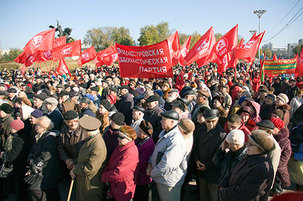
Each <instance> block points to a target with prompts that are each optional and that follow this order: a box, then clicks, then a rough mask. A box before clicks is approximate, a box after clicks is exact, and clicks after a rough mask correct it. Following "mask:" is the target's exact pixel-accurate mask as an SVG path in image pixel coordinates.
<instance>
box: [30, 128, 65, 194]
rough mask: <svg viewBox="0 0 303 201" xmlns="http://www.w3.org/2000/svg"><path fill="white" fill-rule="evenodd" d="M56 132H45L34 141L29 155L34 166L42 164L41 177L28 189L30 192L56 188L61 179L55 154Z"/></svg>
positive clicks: (57, 157) (57, 158)
mask: <svg viewBox="0 0 303 201" xmlns="http://www.w3.org/2000/svg"><path fill="white" fill-rule="evenodd" d="M56 132H57V131H46V132H45V133H43V134H42V136H41V137H40V138H39V139H38V141H36V142H35V143H34V144H33V146H32V148H31V150H30V154H29V159H33V160H34V163H35V164H38V163H39V162H40V163H42V164H43V165H42V167H43V169H42V173H41V176H39V177H38V179H37V180H36V181H35V183H34V184H33V185H31V186H30V187H29V189H30V190H42V191H45V190H47V189H52V188H56V186H57V183H58V180H59V179H60V178H61V170H60V161H59V156H58V153H57V137H56V136H57V135H58V134H59V133H56Z"/></svg>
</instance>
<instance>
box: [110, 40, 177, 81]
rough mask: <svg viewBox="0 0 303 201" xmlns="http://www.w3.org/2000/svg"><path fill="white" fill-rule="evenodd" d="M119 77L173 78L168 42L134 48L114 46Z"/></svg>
mask: <svg viewBox="0 0 303 201" xmlns="http://www.w3.org/2000/svg"><path fill="white" fill-rule="evenodd" d="M116 47H117V52H118V55H119V66H120V74H121V77H132V78H161V77H173V70H172V60H171V58H170V50H169V45H168V41H167V40H164V41H162V42H160V43H157V44H154V45H149V46H143V47H135V46H125V45H120V44H116Z"/></svg>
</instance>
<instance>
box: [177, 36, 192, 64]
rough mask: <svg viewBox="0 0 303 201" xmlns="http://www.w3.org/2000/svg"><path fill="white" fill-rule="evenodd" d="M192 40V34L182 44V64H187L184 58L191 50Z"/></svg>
mask: <svg viewBox="0 0 303 201" xmlns="http://www.w3.org/2000/svg"><path fill="white" fill-rule="evenodd" d="M190 40H191V36H190V37H189V38H188V39H187V40H186V41H185V42H184V43H183V45H182V46H181V49H180V63H181V65H184V64H185V60H184V58H185V57H186V55H187V54H188V52H189V46H190Z"/></svg>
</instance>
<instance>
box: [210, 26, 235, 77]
mask: <svg viewBox="0 0 303 201" xmlns="http://www.w3.org/2000/svg"><path fill="white" fill-rule="evenodd" d="M237 42H238V25H236V26H235V27H234V28H232V29H231V30H230V31H229V32H227V33H226V34H225V35H224V36H222V38H220V40H219V41H218V42H217V43H216V44H215V45H214V47H213V49H212V52H211V55H210V57H209V61H210V62H212V61H215V62H216V63H217V64H218V73H219V74H222V73H223V72H224V71H225V70H226V68H227V65H228V62H229V61H230V59H231V55H230V52H231V50H233V49H234V48H235V47H237Z"/></svg>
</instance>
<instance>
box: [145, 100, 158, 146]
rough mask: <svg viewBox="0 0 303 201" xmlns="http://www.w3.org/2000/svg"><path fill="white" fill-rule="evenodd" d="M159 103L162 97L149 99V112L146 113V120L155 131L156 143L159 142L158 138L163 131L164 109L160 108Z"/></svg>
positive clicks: (154, 138) (147, 101)
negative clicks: (162, 117)
mask: <svg viewBox="0 0 303 201" xmlns="http://www.w3.org/2000/svg"><path fill="white" fill-rule="evenodd" d="M159 101H160V97H159V96H157V95H152V96H150V97H148V98H147V100H146V103H147V110H146V111H145V113H144V117H143V118H144V119H145V120H146V121H149V122H150V123H151V124H152V126H153V129H154V133H153V136H152V137H153V140H154V142H155V143H157V141H158V136H159V134H160V132H161V131H162V126H161V115H160V114H161V113H162V112H163V109H162V108H160V107H159Z"/></svg>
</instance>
